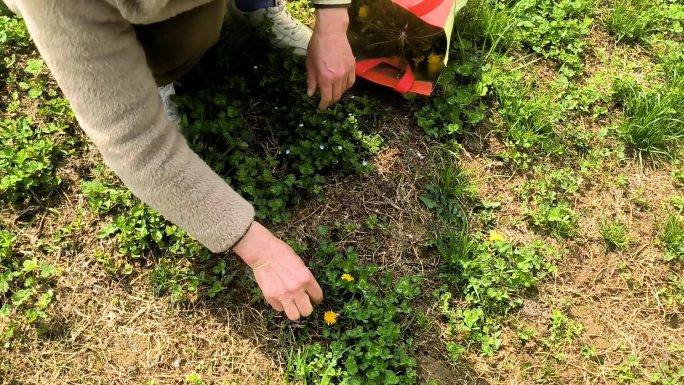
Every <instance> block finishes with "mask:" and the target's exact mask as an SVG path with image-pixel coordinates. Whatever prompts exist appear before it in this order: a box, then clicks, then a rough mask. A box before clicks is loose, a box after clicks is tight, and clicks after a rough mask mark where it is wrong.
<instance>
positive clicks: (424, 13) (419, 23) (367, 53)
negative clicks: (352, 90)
mask: <svg viewBox="0 0 684 385" xmlns="http://www.w3.org/2000/svg"><path fill="white" fill-rule="evenodd" d="M466 1H467V0H355V1H353V2H352V4H353V5H352V8H351V10H350V14H349V18H350V25H349V30H348V36H349V42H350V44H351V46H352V50H353V51H354V56H355V57H356V75H357V76H359V77H362V78H365V79H368V80H370V81H372V82H375V83H378V84H382V85H384V86H387V87H391V88H393V89H394V90H396V91H397V92H400V93H402V94H403V93H409V92H412V93H416V94H421V95H430V93H431V92H432V89H433V88H434V85H435V83H436V81H437V79H438V78H439V75H440V74H441V73H442V71H443V70H444V68H445V66H446V64H447V60H448V56H449V44H450V38H451V32H452V31H453V26H454V16H455V14H456V12H458V11H459V10H460V9H461V8H463V6H464V5H465V4H466Z"/></svg>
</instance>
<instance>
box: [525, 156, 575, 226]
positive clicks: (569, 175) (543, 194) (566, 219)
mask: <svg viewBox="0 0 684 385" xmlns="http://www.w3.org/2000/svg"><path fill="white" fill-rule="evenodd" d="M535 174H536V175H539V176H541V178H540V179H537V180H532V181H529V182H527V183H526V184H525V186H524V188H523V198H524V199H526V200H528V205H529V207H528V208H527V209H526V210H525V213H526V215H527V216H528V217H529V218H530V220H531V221H532V224H533V225H534V226H535V227H537V228H539V229H541V230H543V231H545V232H548V233H550V234H552V235H554V236H556V237H568V236H571V235H572V234H573V233H574V232H575V231H576V229H577V214H576V213H575V211H574V210H573V209H572V207H571V206H570V203H569V202H568V200H567V199H568V198H569V197H570V196H572V195H573V194H574V193H576V192H577V189H578V188H579V185H580V182H581V181H580V179H579V178H578V177H577V176H575V174H574V172H573V171H572V170H570V169H567V168H564V169H560V170H548V169H547V168H544V167H536V168H535Z"/></svg>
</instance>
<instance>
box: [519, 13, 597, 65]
mask: <svg viewBox="0 0 684 385" xmlns="http://www.w3.org/2000/svg"><path fill="white" fill-rule="evenodd" d="M593 5H594V4H593V1H592V0H560V1H555V0H521V1H518V2H516V3H515V5H513V7H512V12H513V14H514V16H515V18H516V21H517V23H516V27H517V28H516V29H515V30H514V36H515V39H516V40H517V41H520V42H521V43H522V44H523V45H524V46H526V47H529V48H531V49H532V50H533V51H534V52H537V53H539V54H541V55H543V56H544V57H547V58H550V59H553V60H555V61H557V62H559V63H560V64H561V73H562V74H564V75H566V76H568V77H572V76H574V75H576V74H577V73H579V72H580V71H581V69H582V67H583V63H582V58H581V55H582V51H583V50H584V47H585V45H586V42H585V40H584V37H585V36H586V35H587V34H588V33H589V27H590V26H591V24H592V18H591V13H592V11H593Z"/></svg>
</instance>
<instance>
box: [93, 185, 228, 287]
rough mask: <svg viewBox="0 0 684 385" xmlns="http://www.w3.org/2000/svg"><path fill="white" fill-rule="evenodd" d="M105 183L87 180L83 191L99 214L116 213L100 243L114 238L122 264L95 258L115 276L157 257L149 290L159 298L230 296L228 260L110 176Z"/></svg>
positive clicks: (103, 256)
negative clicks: (166, 218)
mask: <svg viewBox="0 0 684 385" xmlns="http://www.w3.org/2000/svg"><path fill="white" fill-rule="evenodd" d="M99 178H100V179H96V180H93V181H84V182H83V183H82V186H81V187H82V191H83V193H84V195H85V196H86V198H87V201H88V204H89V206H90V208H91V210H93V211H94V212H96V213H99V214H116V215H115V216H114V218H113V220H112V221H111V222H109V223H107V224H106V225H105V226H104V227H103V228H102V229H101V230H100V231H99V232H98V233H97V236H98V237H99V238H101V239H110V238H115V239H116V241H117V246H118V252H119V253H120V254H121V255H122V256H125V257H126V258H127V259H128V260H121V259H119V258H118V257H116V256H110V255H108V254H106V253H104V252H98V253H96V255H95V258H96V260H97V261H98V262H100V263H101V264H102V266H103V267H104V268H105V269H106V270H107V271H109V272H110V273H113V274H124V275H127V274H130V272H131V269H132V265H131V263H130V262H132V261H135V260H139V259H142V258H146V257H155V256H156V257H157V260H156V264H155V267H154V269H153V271H152V274H150V278H149V279H150V287H151V289H152V292H153V293H154V294H155V295H166V294H169V295H170V296H171V299H172V300H174V301H184V300H186V299H188V295H189V294H193V293H196V292H197V291H198V290H199V289H200V288H203V291H202V293H203V294H204V295H206V296H208V297H209V298H214V297H215V296H217V295H218V294H219V293H224V294H225V293H226V290H227V288H228V287H229V286H230V283H231V282H232V281H233V279H234V277H235V271H234V270H233V269H230V268H228V267H227V265H226V261H225V260H224V259H220V260H215V259H213V258H212V254H211V253H210V252H209V250H207V249H206V248H204V247H203V246H201V245H200V244H199V243H197V241H195V240H193V239H191V238H190V236H188V235H187V234H186V233H185V232H184V231H182V230H181V229H179V228H178V227H176V226H175V225H172V224H170V223H168V222H167V221H165V220H164V219H163V218H162V217H161V215H159V214H158V213H157V212H155V211H154V210H152V209H150V208H148V207H147V206H145V204H143V203H142V202H140V201H139V200H137V199H136V198H134V197H133V195H132V194H131V192H130V191H128V190H127V189H125V188H122V187H120V186H117V185H116V184H115V182H113V181H112V180H108V178H111V177H110V176H108V175H107V174H106V173H103V174H101V175H100V176H99Z"/></svg>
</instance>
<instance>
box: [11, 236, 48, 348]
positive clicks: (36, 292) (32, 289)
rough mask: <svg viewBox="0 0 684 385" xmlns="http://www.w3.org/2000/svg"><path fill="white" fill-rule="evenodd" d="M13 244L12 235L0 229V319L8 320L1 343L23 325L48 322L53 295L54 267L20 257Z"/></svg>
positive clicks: (15, 239) (34, 259)
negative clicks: (48, 310)
mask: <svg viewBox="0 0 684 385" xmlns="http://www.w3.org/2000/svg"><path fill="white" fill-rule="evenodd" d="M16 242H17V236H16V235H15V234H13V233H11V232H9V231H7V230H5V229H3V228H1V227H0V299H1V300H2V301H0V303H2V306H0V318H9V320H10V321H9V322H8V323H6V324H5V327H4V329H3V330H0V333H1V334H0V340H4V339H11V338H12V337H13V336H14V333H15V332H16V331H18V330H21V329H22V326H23V325H25V324H34V323H39V321H41V320H44V319H45V318H47V309H48V306H49V305H50V303H51V302H52V300H53V299H54V295H55V294H54V291H53V290H52V288H51V287H50V286H51V281H52V280H51V278H52V277H53V276H54V275H55V274H56V273H57V270H56V269H55V267H54V266H52V265H50V264H47V263H42V262H40V261H39V260H38V259H37V258H36V257H33V258H29V257H24V256H22V255H21V254H19V253H18V252H17V250H16V249H15V244H16Z"/></svg>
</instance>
